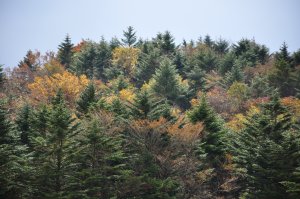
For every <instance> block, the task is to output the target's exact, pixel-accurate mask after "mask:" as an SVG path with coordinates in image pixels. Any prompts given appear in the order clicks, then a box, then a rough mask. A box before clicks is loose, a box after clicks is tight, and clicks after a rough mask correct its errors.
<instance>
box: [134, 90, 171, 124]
mask: <svg viewBox="0 0 300 199" xmlns="http://www.w3.org/2000/svg"><path fill="white" fill-rule="evenodd" d="M129 107H130V109H131V114H132V116H133V117H134V118H136V119H149V120H157V119H159V118H160V117H164V118H166V119H171V106H170V105H169V103H168V102H167V100H165V99H158V98H156V97H155V96H153V95H151V94H149V92H147V91H140V92H139V93H137V95H136V97H135V98H134V102H133V103H132V104H130V106H129Z"/></svg>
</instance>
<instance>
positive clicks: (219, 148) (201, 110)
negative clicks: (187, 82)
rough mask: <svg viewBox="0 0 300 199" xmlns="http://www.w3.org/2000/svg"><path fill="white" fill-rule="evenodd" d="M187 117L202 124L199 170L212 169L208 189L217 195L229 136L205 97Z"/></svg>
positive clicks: (223, 178)
mask: <svg viewBox="0 0 300 199" xmlns="http://www.w3.org/2000/svg"><path fill="white" fill-rule="evenodd" d="M188 117H189V119H190V121H191V122H192V123H196V122H203V124H204V135H203V138H202V139H201V140H200V143H199V146H198V150H197V153H198V155H199V158H200V159H201V160H202V161H203V164H202V165H201V166H200V169H201V170H210V169H213V173H214V174H213V173H212V174H211V175H212V178H211V180H210V181H209V184H210V188H211V189H212V190H213V191H214V192H215V193H217V194H220V192H221V190H222V184H223V183H224V182H225V177H226V175H227V174H228V173H227V174H226V173H225V170H224V164H225V161H226V158H225V157H226V154H229V152H230V151H229V143H230V142H229V140H228V138H229V136H228V132H227V130H226V129H225V128H224V122H223V121H222V120H221V119H220V118H219V116H218V115H217V114H216V113H215V112H214V111H213V109H212V108H211V107H210V106H209V104H208V103H207V101H206V97H205V96H203V97H202V98H201V101H200V103H199V104H198V105H197V106H196V107H194V108H193V109H192V110H191V111H190V112H188Z"/></svg>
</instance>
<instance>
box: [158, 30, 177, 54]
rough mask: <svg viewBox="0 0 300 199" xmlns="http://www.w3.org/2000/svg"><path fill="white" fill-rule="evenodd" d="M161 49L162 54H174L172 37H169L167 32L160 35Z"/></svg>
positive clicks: (169, 34)
mask: <svg viewBox="0 0 300 199" xmlns="http://www.w3.org/2000/svg"><path fill="white" fill-rule="evenodd" d="M161 48H162V50H163V53H165V54H172V53H174V52H175V43H174V37H173V36H172V35H171V33H170V32H169V31H166V32H165V33H164V34H163V35H162V44H161Z"/></svg>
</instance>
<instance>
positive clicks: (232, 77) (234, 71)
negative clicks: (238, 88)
mask: <svg viewBox="0 0 300 199" xmlns="http://www.w3.org/2000/svg"><path fill="white" fill-rule="evenodd" d="M243 80H244V73H243V71H242V68H241V64H240V63H239V62H235V63H234V65H233V67H232V68H231V70H230V71H228V72H227V73H226V74H225V78H224V81H225V84H226V85H227V86H230V85H231V84H232V83H233V82H243Z"/></svg>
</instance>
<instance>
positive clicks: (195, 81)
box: [186, 66, 206, 93]
mask: <svg viewBox="0 0 300 199" xmlns="http://www.w3.org/2000/svg"><path fill="white" fill-rule="evenodd" d="M186 76H187V79H188V81H189V85H190V88H191V89H193V91H194V92H195V93H196V92H197V91H198V90H204V89H205V83H206V80H205V72H204V71H203V70H202V69H201V68H200V67H199V66H195V67H194V68H193V69H191V71H190V72H188V73H187V74H186Z"/></svg>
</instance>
